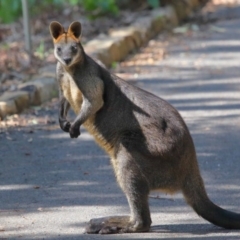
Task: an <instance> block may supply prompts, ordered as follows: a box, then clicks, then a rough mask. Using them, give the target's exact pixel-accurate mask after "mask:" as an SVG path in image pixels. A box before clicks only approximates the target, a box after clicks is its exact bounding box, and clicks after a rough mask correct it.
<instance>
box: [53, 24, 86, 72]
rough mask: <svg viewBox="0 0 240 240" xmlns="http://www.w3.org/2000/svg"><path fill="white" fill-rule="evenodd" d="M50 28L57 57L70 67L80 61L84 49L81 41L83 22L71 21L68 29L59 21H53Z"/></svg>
mask: <svg viewBox="0 0 240 240" xmlns="http://www.w3.org/2000/svg"><path fill="white" fill-rule="evenodd" d="M49 28H50V33H51V36H52V38H53V43H54V55H55V57H56V59H57V60H58V61H59V62H60V63H61V64H63V65H64V66H68V67H69V66H71V65H73V64H74V63H76V62H78V61H80V60H81V56H82V51H83V50H82V46H81V43H80V36H81V23H80V22H73V23H71V24H70V26H69V28H68V30H67V31H65V30H64V27H63V26H62V25H61V24H60V23H59V22H51V24H50V26H49Z"/></svg>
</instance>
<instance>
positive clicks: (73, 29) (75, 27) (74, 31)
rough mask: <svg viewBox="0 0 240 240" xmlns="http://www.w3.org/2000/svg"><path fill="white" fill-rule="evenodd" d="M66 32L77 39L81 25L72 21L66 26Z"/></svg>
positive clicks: (80, 31)
mask: <svg viewBox="0 0 240 240" xmlns="http://www.w3.org/2000/svg"><path fill="white" fill-rule="evenodd" d="M68 33H69V34H71V35H73V36H74V37H75V38H76V39H79V38H80V36H81V33H82V26H81V23H80V22H73V23H71V24H70V26H69V28H68Z"/></svg>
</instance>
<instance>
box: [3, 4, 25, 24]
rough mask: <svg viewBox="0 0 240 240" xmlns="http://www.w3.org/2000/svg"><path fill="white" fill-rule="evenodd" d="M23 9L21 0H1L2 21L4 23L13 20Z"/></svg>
mask: <svg viewBox="0 0 240 240" xmlns="http://www.w3.org/2000/svg"><path fill="white" fill-rule="evenodd" d="M21 11H22V2H21V1H20V0H0V21H1V22H4V23H10V22H13V21H14V20H15V19H16V18H17V17H18V16H19V15H20V14H21Z"/></svg>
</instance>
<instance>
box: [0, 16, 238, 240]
mask: <svg viewBox="0 0 240 240" xmlns="http://www.w3.org/2000/svg"><path fill="white" fill-rule="evenodd" d="M239 26H240V19H238V18H237V19H233V20H228V21H222V22H221V21H220V22H218V23H214V25H208V26H205V27H204V28H203V30H202V31H200V32H197V33H193V34H190V33H186V34H184V35H181V36H178V37H170V38H169V41H170V44H169V47H168V51H167V53H168V54H167V56H166V58H165V59H164V60H163V61H162V60H160V59H159V61H155V62H154V63H153V64H149V66H146V65H145V66H143V67H142V68H146V69H151V72H150V73H144V71H143V73H142V74H139V75H138V77H137V78H136V80H137V84H138V85H139V86H140V87H142V88H144V89H147V90H149V91H150V92H153V93H155V94H156V95H158V96H161V97H163V98H165V99H167V100H168V101H169V102H171V103H172V104H173V105H174V106H175V107H176V108H177V109H178V110H179V111H180V112H181V114H182V115H183V117H184V119H185V120H186V122H187V125H188V126H189V128H190V131H191V134H192V136H193V139H194V142H195V145H196V150H197V154H198V159H199V165H200V168H201V172H202V175H203V178H204V181H205V184H206V188H207V191H208V193H209V196H210V198H211V199H212V200H213V201H214V202H215V203H217V204H219V205H221V206H222V207H224V208H227V209H230V210H233V211H237V212H240V204H239V203H240V174H239V173H240V27H239ZM160 39H161V38H160V37H158V38H156V39H155V40H154V41H153V42H152V46H153V51H159V49H157V48H155V49H154V46H155V47H156V46H157V43H158V42H159V41H160ZM154 44H155V45H154ZM56 112H57V111H56V109H49V110H48V111H46V110H44V111H39V115H40V116H42V115H46V116H47V118H48V119H56V118H57V116H56ZM28 120H29V121H30V123H32V124H34V125H33V126H30V125H28V126H25V127H15V128H11V129H9V130H8V132H7V133H6V131H5V129H2V133H1V134H0V143H1V144H0V239H29V240H30V239H31V240H32V239H47V240H57V239H60V240H61V239H62V240H70V239H71V240H72V239H208V240H210V239H211V240H218V239H224V240H229V239H240V231H229V230H224V229H221V228H218V227H215V226H213V225H212V224H209V223H208V222H206V221H204V220H202V219H201V218H199V217H198V216H197V214H195V213H194V212H193V211H192V209H191V208H190V207H188V206H187V205H186V203H185V202H184V200H183V198H182V196H181V194H178V195H176V196H167V195H163V194H159V195H157V194H151V197H150V206H151V213H152V220H153V224H152V231H151V233H141V234H125V235H111V236H98V235H85V234H83V231H84V226H85V223H86V222H87V221H88V220H89V219H90V218H93V217H101V216H107V215H112V214H128V211H129V209H128V205H127V201H126V199H125V196H124V195H123V193H122V192H121V190H120V189H119V187H118V186H117V184H116V182H115V178H114V174H113V171H112V169H111V166H110V164H109V160H108V157H107V156H106V155H105V153H104V152H103V151H102V150H101V149H99V148H98V146H97V145H96V144H95V143H94V141H93V140H92V138H91V137H90V136H89V135H88V134H87V133H86V132H84V131H83V132H82V135H81V137H80V138H79V139H77V140H71V139H69V137H68V135H67V134H65V133H63V132H61V131H60V130H59V128H58V126H57V124H50V123H49V121H48V124H46V123H44V124H41V121H40V117H38V116H33V115H27V119H26V121H28Z"/></svg>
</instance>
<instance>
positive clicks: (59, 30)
mask: <svg viewBox="0 0 240 240" xmlns="http://www.w3.org/2000/svg"><path fill="white" fill-rule="evenodd" d="M49 30H50V33H51V36H52V38H53V40H57V38H58V37H59V36H60V35H62V34H63V33H64V28H63V26H62V25H61V24H60V23H59V22H51V24H50V26H49Z"/></svg>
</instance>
